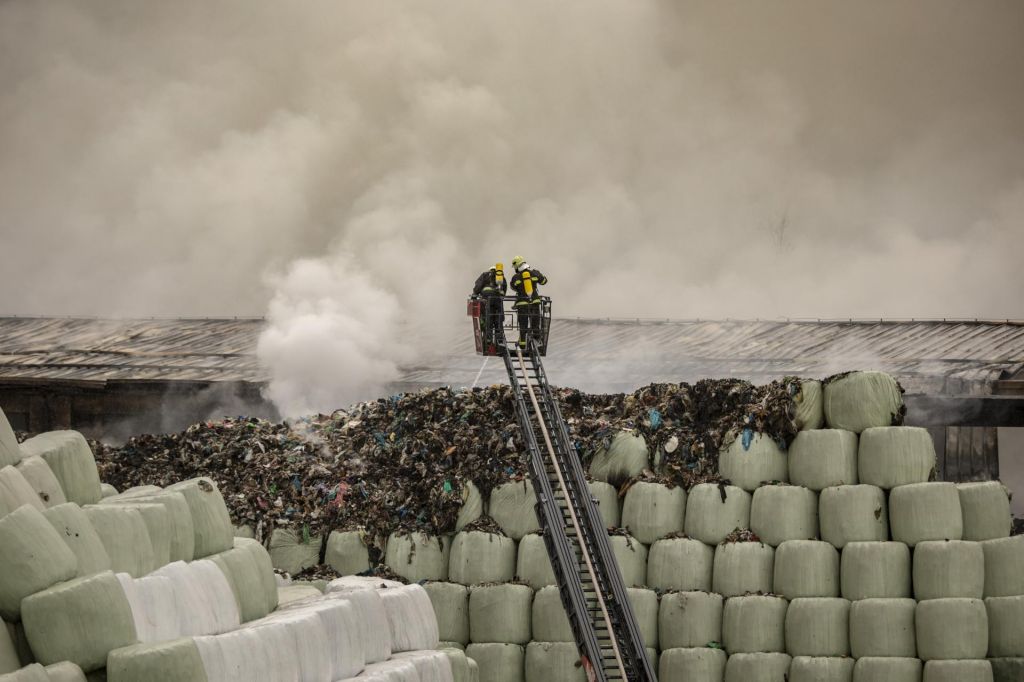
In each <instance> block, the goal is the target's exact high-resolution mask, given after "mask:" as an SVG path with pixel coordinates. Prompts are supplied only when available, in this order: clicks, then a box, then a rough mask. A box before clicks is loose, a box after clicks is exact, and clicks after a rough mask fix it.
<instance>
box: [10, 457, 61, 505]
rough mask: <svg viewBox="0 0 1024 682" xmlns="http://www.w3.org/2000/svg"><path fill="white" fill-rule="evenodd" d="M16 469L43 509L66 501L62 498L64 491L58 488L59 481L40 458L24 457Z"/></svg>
mask: <svg viewBox="0 0 1024 682" xmlns="http://www.w3.org/2000/svg"><path fill="white" fill-rule="evenodd" d="M16 468H17V469H18V471H20V472H21V475H22V476H24V477H25V481H27V482H28V484H29V485H30V486H31V487H32V490H33V491H35V493H36V496H37V497H38V498H39V500H40V501H41V502H42V503H43V507H45V508H47V509H49V508H50V507H55V506H57V505H58V504H64V503H65V502H67V501H68V500H67V498H66V497H64V489H63V488H61V487H60V481H58V480H57V477H56V476H54V475H53V470H52V469H51V468H50V465H49V464H47V463H46V460H45V459H43V458H42V457H37V456H33V457H26V458H25V459H23V460H21V461H20V462H18V465H17V467H16Z"/></svg>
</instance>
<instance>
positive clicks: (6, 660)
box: [0, 623, 21, 675]
mask: <svg viewBox="0 0 1024 682" xmlns="http://www.w3.org/2000/svg"><path fill="white" fill-rule="evenodd" d="M20 667H21V658H19V656H18V647H17V646H15V644H14V640H13V639H12V637H11V631H10V630H9V629H8V628H7V625H6V623H0V675H6V674H7V673H12V672H14V671H15V670H17V669H18V668H20Z"/></svg>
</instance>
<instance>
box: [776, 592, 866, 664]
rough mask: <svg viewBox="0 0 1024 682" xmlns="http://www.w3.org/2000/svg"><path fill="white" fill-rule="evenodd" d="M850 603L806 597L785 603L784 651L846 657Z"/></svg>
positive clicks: (797, 654) (796, 653)
mask: <svg viewBox="0 0 1024 682" xmlns="http://www.w3.org/2000/svg"><path fill="white" fill-rule="evenodd" d="M849 622H850V602H848V601H847V600H845V599H834V598H818V597H809V598H801V599H794V600H792V601H791V602H789V609H788V610H787V611H786V652H787V653H788V654H789V655H790V656H794V657H795V656H814V657H818V656H821V657H831V656H848V655H849V654H850V628H849Z"/></svg>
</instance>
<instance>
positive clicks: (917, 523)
mask: <svg viewBox="0 0 1024 682" xmlns="http://www.w3.org/2000/svg"><path fill="white" fill-rule="evenodd" d="M889 522H890V523H891V524H892V539H893V540H896V541H897V542H904V543H906V544H907V545H909V546H910V547H914V546H915V545H917V543H919V542H924V541H926V540H959V539H961V538H962V537H963V530H964V527H963V515H962V513H961V511H960V495H959V494H957V491H956V486H955V485H954V484H952V483H914V484H911V485H901V486H900V487H898V488H893V489H892V492H890V493H889Z"/></svg>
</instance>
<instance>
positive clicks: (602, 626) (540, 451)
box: [502, 338, 657, 682]
mask: <svg viewBox="0 0 1024 682" xmlns="http://www.w3.org/2000/svg"><path fill="white" fill-rule="evenodd" d="M502 346H503V352H502V356H503V358H504V360H505V369H506V370H507V371H508V378H509V382H510V383H511V385H512V391H513V394H514V397H515V401H516V414H517V415H518V417H519V426H520V429H521V430H522V433H523V439H524V440H525V442H526V447H527V450H528V451H529V468H530V477H531V479H532V481H533V488H534V491H535V492H536V494H537V520H538V521H539V522H540V526H541V530H542V531H543V533H544V543H545V545H546V546H547V550H548V556H549V557H550V558H551V567H552V568H553V569H554V574H555V580H556V581H557V583H558V589H559V592H560V594H561V597H562V605H563V607H564V608H565V613H566V615H567V616H568V618H569V624H570V626H571V627H572V631H573V636H574V637H575V639H576V646H577V648H578V649H579V652H580V658H581V660H582V661H583V665H584V668H585V670H586V672H587V678H588V679H589V680H600V681H602V682H604V681H606V680H635V681H638V682H647V681H650V682H656V681H657V677H656V676H655V673H654V669H653V668H652V666H651V663H650V661H649V660H648V659H647V653H646V651H645V650H644V643H643V640H642V639H641V637H640V632H639V629H638V628H637V625H636V619H635V617H634V616H633V609H632V606H631V605H630V601H629V595H628V593H627V592H626V588H625V585H624V584H623V581H622V574H621V573H620V571H619V567H618V565H617V564H616V562H615V556H614V555H613V554H612V550H611V545H610V543H609V542H608V534H607V532H606V529H605V527H604V523H603V521H602V519H601V514H600V511H599V510H598V506H597V502H596V501H595V500H594V497H593V495H591V494H590V488H589V487H588V486H587V481H586V478H585V476H584V474H583V467H582V465H581V464H580V461H579V458H578V457H577V454H576V450H575V448H574V447H573V445H572V441H571V440H570V439H569V433H568V430H567V429H566V426H565V421H564V420H563V419H562V414H561V411H560V409H559V407H558V401H557V400H556V399H555V397H554V396H553V395H552V393H551V389H550V387H549V386H548V382H547V376H546V375H545V374H544V367H543V365H542V364H541V360H540V356H541V350H540V348H539V347H538V346H537V343H536V341H535V340H534V339H533V338H531V339H530V340H529V345H528V346H527V350H525V351H524V350H522V349H520V348H517V347H515V346H513V345H511V344H509V345H506V344H502ZM510 346H511V347H510ZM652 644H653V642H652Z"/></svg>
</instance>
